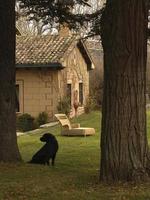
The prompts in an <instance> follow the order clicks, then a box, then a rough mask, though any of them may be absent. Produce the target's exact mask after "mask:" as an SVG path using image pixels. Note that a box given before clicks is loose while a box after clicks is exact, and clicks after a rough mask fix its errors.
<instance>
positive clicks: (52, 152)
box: [29, 133, 58, 166]
mask: <svg viewBox="0 0 150 200" xmlns="http://www.w3.org/2000/svg"><path fill="white" fill-rule="evenodd" d="M40 140H41V141H42V142H46V144H45V145H44V146H43V147H42V148H41V149H40V150H39V151H38V152H37V153H36V154H34V155H33V157H32V160H31V161H29V163H34V164H43V165H45V164H47V165H49V160H50V159H52V166H53V165H54V162H55V157H56V153H57V150H58V142H57V140H56V138H55V136H54V135H53V134H51V133H45V134H44V135H43V136H42V137H41V138H40Z"/></svg>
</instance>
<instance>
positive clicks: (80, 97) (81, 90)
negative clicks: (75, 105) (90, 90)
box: [79, 83, 83, 105]
mask: <svg viewBox="0 0 150 200" xmlns="http://www.w3.org/2000/svg"><path fill="white" fill-rule="evenodd" d="M79 102H80V104H81V105H83V83H79Z"/></svg>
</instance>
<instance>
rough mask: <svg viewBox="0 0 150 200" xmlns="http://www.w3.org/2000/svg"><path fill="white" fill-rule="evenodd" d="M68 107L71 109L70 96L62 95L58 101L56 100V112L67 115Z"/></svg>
mask: <svg viewBox="0 0 150 200" xmlns="http://www.w3.org/2000/svg"><path fill="white" fill-rule="evenodd" d="M70 109H71V105H70V98H68V97H63V98H62V99H60V101H59V102H58V105H57V110H58V112H59V113H65V114H66V115H69V113H70Z"/></svg>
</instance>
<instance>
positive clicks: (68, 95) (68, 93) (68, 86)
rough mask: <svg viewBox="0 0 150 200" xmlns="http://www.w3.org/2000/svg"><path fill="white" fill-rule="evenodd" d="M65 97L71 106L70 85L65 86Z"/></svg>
mask: <svg viewBox="0 0 150 200" xmlns="http://www.w3.org/2000/svg"><path fill="white" fill-rule="evenodd" d="M67 97H68V98H69V103H70V105H71V83H68V84H67Z"/></svg>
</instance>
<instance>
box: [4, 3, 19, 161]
mask: <svg viewBox="0 0 150 200" xmlns="http://www.w3.org/2000/svg"><path fill="white" fill-rule="evenodd" d="M20 159H21V157H20V154H19V150H18V146H17V137H16V114H15V0H11V1H10V0H2V1H0V161H4V162H11V161H12V162H14V161H19V160H20Z"/></svg>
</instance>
